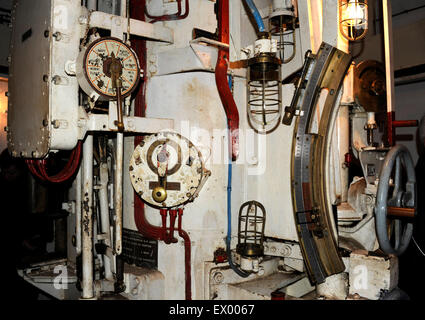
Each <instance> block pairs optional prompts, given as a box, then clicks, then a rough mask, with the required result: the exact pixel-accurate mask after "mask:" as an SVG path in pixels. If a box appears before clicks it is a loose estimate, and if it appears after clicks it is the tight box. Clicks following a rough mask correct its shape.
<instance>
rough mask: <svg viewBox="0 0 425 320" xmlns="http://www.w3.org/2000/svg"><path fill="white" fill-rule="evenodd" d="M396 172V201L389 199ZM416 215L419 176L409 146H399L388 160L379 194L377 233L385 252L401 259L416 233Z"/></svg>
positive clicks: (385, 163)
mask: <svg viewBox="0 0 425 320" xmlns="http://www.w3.org/2000/svg"><path fill="white" fill-rule="evenodd" d="M402 163H403V166H402V165H401V164H402ZM394 167H395V168H394ZM394 169H395V170H394ZM393 170H394V171H395V172H394V190H393V192H392V198H391V199H389V197H388V196H389V188H390V185H389V183H390V178H391V174H392V172H393ZM404 171H405V172H406V177H407V182H406V183H404V182H403V180H402V174H403V172H404ZM415 215H416V176H415V168H414V164H413V160H412V157H411V156H410V153H409V151H408V150H407V148H406V147H404V146H402V145H397V146H394V147H393V148H392V149H391V150H390V151H389V152H388V154H387V156H386V157H385V160H384V164H383V166H382V170H381V173H380V176H379V185H378V192H377V195H376V207H375V218H376V233H377V236H378V242H379V245H380V247H381V249H382V251H383V252H384V253H386V254H394V255H397V256H399V255H401V254H402V253H403V252H404V251H405V250H406V249H407V247H408V245H409V242H410V239H411V238H412V233H413V222H412V220H411V218H413V217H414V216H415ZM388 216H391V218H394V220H393V221H392V223H391V225H388V219H387V218H388ZM405 219H406V220H405ZM391 231H393V232H392V234H391ZM391 236H393V237H394V246H393V245H392V244H391V241H390V239H391V238H392V237H391Z"/></svg>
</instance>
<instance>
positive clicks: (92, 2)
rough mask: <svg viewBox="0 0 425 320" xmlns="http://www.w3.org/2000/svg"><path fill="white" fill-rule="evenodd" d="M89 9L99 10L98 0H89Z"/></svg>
mask: <svg viewBox="0 0 425 320" xmlns="http://www.w3.org/2000/svg"><path fill="white" fill-rule="evenodd" d="M87 9H89V10H94V11H96V10H97V0H87Z"/></svg>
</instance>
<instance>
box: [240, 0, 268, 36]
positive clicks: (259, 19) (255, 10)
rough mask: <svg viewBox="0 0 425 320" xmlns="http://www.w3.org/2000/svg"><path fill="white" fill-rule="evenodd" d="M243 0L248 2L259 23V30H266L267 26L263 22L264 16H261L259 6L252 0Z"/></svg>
mask: <svg viewBox="0 0 425 320" xmlns="http://www.w3.org/2000/svg"><path fill="white" fill-rule="evenodd" d="M243 1H244V2H245V3H246V5H247V6H248V8H249V10H250V11H251V13H252V15H253V16H254V19H255V22H256V23H257V28H258V32H264V31H266V28H265V26H264V22H263V18H261V15H260V12H259V11H258V9H257V7H256V6H255V3H254V1H252V0H243Z"/></svg>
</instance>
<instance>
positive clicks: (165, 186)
mask: <svg viewBox="0 0 425 320" xmlns="http://www.w3.org/2000/svg"><path fill="white" fill-rule="evenodd" d="M204 173H205V169H204V162H203V159H202V155H201V153H200V152H199V151H198V149H197V148H196V147H195V146H194V145H193V144H192V143H191V142H190V141H189V140H188V139H186V138H184V137H182V136H181V135H179V134H177V133H174V132H160V133H158V134H155V135H151V136H147V137H145V138H144V140H143V141H142V142H141V143H140V145H139V146H137V147H136V149H135V150H134V153H133V156H132V157H131V160H130V180H131V182H132V184H133V187H134V189H135V190H136V192H137V193H138V194H139V196H140V197H141V198H142V199H143V200H144V201H145V202H147V203H148V204H149V205H151V206H153V207H159V208H171V207H176V206H179V205H182V204H185V203H187V202H190V201H193V199H194V198H195V197H196V193H197V192H199V191H200V188H202V185H203V182H205V180H206V177H205V176H204ZM159 189H160V190H161V192H160V194H158V195H156V194H155V192H156V190H159Z"/></svg>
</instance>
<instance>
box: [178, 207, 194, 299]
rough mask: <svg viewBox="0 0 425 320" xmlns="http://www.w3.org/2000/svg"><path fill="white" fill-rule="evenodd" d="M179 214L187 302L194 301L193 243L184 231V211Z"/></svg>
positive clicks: (180, 210)
mask: <svg viewBox="0 0 425 320" xmlns="http://www.w3.org/2000/svg"><path fill="white" fill-rule="evenodd" d="M178 213H179V222H178V231H179V236H180V237H182V238H183V240H184V265H185V268H186V288H185V291H186V300H192V287H191V283H192V275H191V273H192V271H191V264H190V253H191V243H190V237H189V235H188V234H187V233H186V231H184V230H182V219H183V209H181V208H180V209H178Z"/></svg>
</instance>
